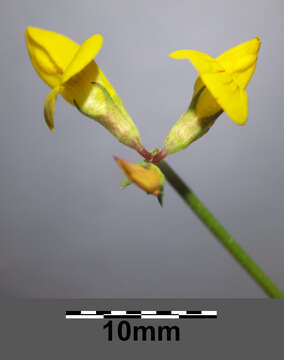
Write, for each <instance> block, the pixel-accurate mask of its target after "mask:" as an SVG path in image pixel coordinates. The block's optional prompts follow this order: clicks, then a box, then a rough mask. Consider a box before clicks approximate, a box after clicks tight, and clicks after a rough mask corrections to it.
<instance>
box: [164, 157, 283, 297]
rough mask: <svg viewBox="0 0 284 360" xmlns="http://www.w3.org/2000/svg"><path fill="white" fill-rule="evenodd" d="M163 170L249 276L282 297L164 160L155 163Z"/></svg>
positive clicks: (186, 201)
mask: <svg viewBox="0 0 284 360" xmlns="http://www.w3.org/2000/svg"><path fill="white" fill-rule="evenodd" d="M157 165H158V166H159V168H160V169H161V170H162V171H163V173H164V175H165V177H166V179H167V181H168V182H169V183H170V185H171V186H172V187H173V188H174V189H175V191H176V192H177V193H178V194H179V195H180V196H181V197H182V199H183V200H184V201H185V203H186V204H187V205H188V206H189V207H190V208H191V210H192V211H193V212H194V213H195V214H196V215H197V216H198V217H199V219H200V220H201V221H202V222H203V224H204V225H205V226H206V227H207V228H208V229H209V230H210V231H211V232H212V234H213V235H215V237H216V238H217V240H219V241H220V242H221V244H222V245H223V246H224V247H225V248H226V249H227V250H228V251H229V252H230V253H231V255H232V256H233V257H234V258H235V260H236V261H237V262H238V263H239V264H240V265H242V266H243V268H244V269H245V270H246V271H247V272H248V273H249V274H250V276H251V277H252V278H253V279H254V280H255V281H256V282H257V284H258V285H259V286H261V287H262V289H263V290H264V291H265V292H266V294H267V295H268V296H270V297H271V298H278V299H279V298H284V295H283V294H282V293H281V291H280V290H279V289H278V288H277V286H276V285H274V284H273V282H272V281H271V280H270V279H269V277H268V276H267V275H265V273H264V272H263V271H262V269H261V268H260V267H259V266H258V265H257V264H256V263H255V262H254V261H253V260H252V259H251V257H250V256H248V254H247V253H246V252H245V251H244V249H243V248H241V246H240V245H239V244H238V243H237V242H236V240H235V239H234V238H233V237H232V236H231V235H230V234H229V233H228V231H227V230H226V229H225V228H224V227H223V226H222V225H221V224H220V223H219V221H218V220H217V219H216V218H215V217H214V215H213V214H212V213H211V212H210V211H209V210H208V209H207V208H206V207H205V206H204V205H203V203H202V202H201V201H200V199H199V198H198V197H197V196H196V195H195V194H194V192H193V191H192V190H191V189H190V188H189V187H188V186H187V185H186V184H185V183H184V182H183V181H182V179H181V178H180V177H179V176H178V175H177V174H176V173H175V172H174V171H173V169H172V168H171V167H170V166H169V165H168V164H167V163H166V162H165V161H161V162H159V163H158V164H157Z"/></svg>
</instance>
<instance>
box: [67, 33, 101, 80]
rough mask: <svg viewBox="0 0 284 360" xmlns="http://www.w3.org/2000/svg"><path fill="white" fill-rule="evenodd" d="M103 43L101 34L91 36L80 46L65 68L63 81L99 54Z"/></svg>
mask: <svg viewBox="0 0 284 360" xmlns="http://www.w3.org/2000/svg"><path fill="white" fill-rule="evenodd" d="M102 45H103V37H102V36H101V35H100V34H96V35H93V36H91V37H90V38H89V39H88V40H86V41H85V42H84V43H83V44H82V45H81V46H80V48H79V50H78V51H77V53H76V54H75V55H74V58H73V59H72V61H71V62H70V64H69V65H68V67H67V69H66V70H65V72H64V74H63V77H62V83H65V82H67V81H68V80H69V79H71V78H72V77H73V76H74V75H76V74H78V73H79V72H80V71H82V70H83V69H84V68H85V67H86V66H87V65H88V64H89V63H90V62H91V61H92V60H93V58H94V57H95V56H96V55H97V54H98V52H99V51H100V49H101V47H102Z"/></svg>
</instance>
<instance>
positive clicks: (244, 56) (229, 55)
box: [216, 37, 261, 89]
mask: <svg viewBox="0 0 284 360" xmlns="http://www.w3.org/2000/svg"><path fill="white" fill-rule="evenodd" d="M260 44H261V41H260V38H259V37H256V38H254V39H252V40H250V41H247V42H244V43H242V44H240V45H238V46H236V47H234V48H232V49H230V50H228V51H226V52H225V53H223V54H222V55H220V56H218V57H217V59H216V60H217V61H218V62H219V63H220V64H221V65H222V66H223V67H224V68H225V70H226V71H228V72H229V73H231V74H233V77H234V79H235V80H236V81H237V83H238V85H239V86H240V87H241V88H242V89H245V88H246V86H247V84H248V83H249V81H250V79H251V77H252V75H253V73H254V70H255V67H256V62H257V55H258V51H259V48H260Z"/></svg>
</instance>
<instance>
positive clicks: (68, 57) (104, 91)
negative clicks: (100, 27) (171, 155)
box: [25, 27, 147, 156]
mask: <svg viewBox="0 0 284 360" xmlns="http://www.w3.org/2000/svg"><path fill="white" fill-rule="evenodd" d="M25 37H26V44H27V48H28V52H29V55H30V59H31V62H32V64H33V67H34V68H35V70H36V72H37V73H38V75H39V76H40V77H41V79H42V80H43V81H44V82H45V83H46V84H47V85H49V86H50V87H51V88H52V90H51V92H50V93H49V94H48V96H47V98H46V100H45V103H44V117H45V121H46V123H47V125H48V127H49V128H50V130H51V131H53V130H54V123H53V114H54V109H55V102H56V97H57V95H58V94H61V95H62V96H63V98H64V99H65V100H66V101H68V102H69V103H70V104H72V105H76V107H77V108H78V109H79V110H80V111H81V112H82V113H83V114H85V115H87V116H89V117H91V118H92V119H94V120H96V121H98V122H99V123H100V124H101V125H103V126H104V127H105V128H106V129H107V130H109V131H110V132H111V133H112V134H113V135H114V136H115V137H116V138H117V139H118V140H119V141H120V142H122V143H123V144H125V145H127V146H130V147H132V148H134V149H136V150H137V151H138V152H139V153H141V154H142V155H144V156H145V155H146V156H147V152H146V150H145V149H144V147H143V145H142V141H141V138H140V134H139V132H138V129H137V127H136V126H135V124H134V122H133V121H132V119H131V117H130V116H129V115H128V113H127V111H126V109H125V107H124V105H123V103H122V101H121V100H120V98H119V97H118V95H117V94H116V92H115V90H114V89H113V87H112V86H111V84H110V83H109V81H108V80H107V78H106V77H105V75H104V74H103V72H102V71H101V69H100V68H99V67H98V65H97V64H96V63H95V61H94V60H93V58H94V57H95V56H96V55H97V54H98V52H99V51H100V49H101V47H102V44H103V37H102V36H101V35H99V34H96V35H93V36H91V37H90V38H89V39H88V40H86V41H85V42H84V43H83V44H82V45H81V46H79V45H78V44H76V43H75V42H74V41H72V40H71V39H69V38H67V37H66V36H63V35H61V34H57V33H54V32H51V31H46V30H42V29H38V28H34V27H28V28H27V29H26V33H25Z"/></svg>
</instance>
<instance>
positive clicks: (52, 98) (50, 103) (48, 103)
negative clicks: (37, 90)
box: [44, 87, 60, 131]
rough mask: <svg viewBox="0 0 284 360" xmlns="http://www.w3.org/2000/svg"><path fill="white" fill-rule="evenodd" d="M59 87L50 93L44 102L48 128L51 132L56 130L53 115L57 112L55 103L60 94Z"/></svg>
mask: <svg viewBox="0 0 284 360" xmlns="http://www.w3.org/2000/svg"><path fill="white" fill-rule="evenodd" d="M59 90H60V89H59V87H56V88H54V89H52V90H51V91H50V93H49V94H48V95H47V97H46V99H45V102H44V119H45V121H46V123H47V126H48V127H49V129H50V130H51V131H53V130H54V123H53V114H54V110H55V102H56V97H57V94H58V93H59Z"/></svg>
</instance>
